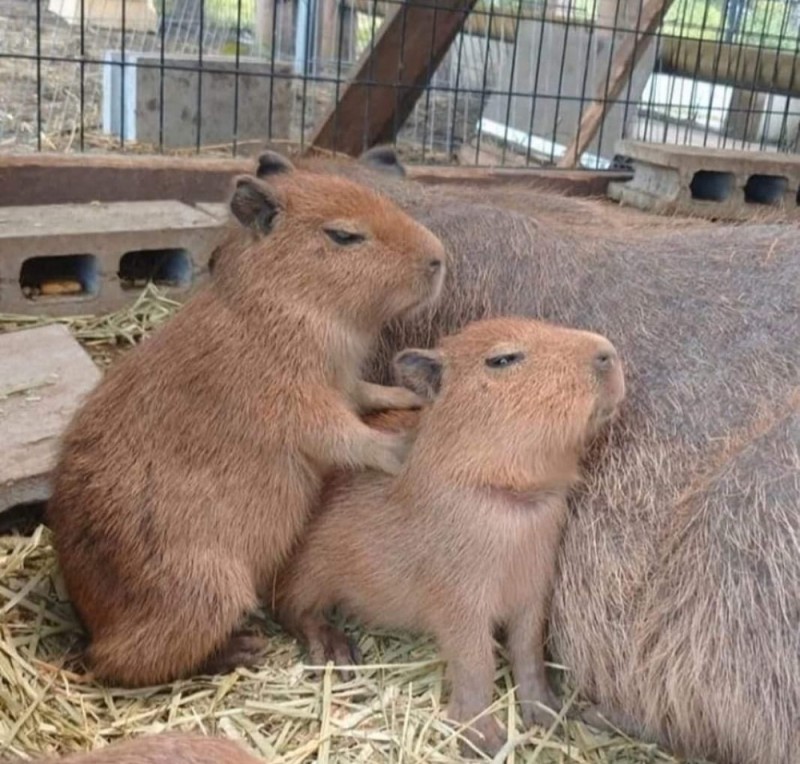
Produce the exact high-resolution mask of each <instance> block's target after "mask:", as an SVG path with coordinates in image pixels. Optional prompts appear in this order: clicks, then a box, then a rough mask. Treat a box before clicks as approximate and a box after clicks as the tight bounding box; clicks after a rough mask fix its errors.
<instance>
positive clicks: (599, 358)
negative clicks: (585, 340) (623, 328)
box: [592, 348, 616, 373]
mask: <svg viewBox="0 0 800 764" xmlns="http://www.w3.org/2000/svg"><path fill="white" fill-rule="evenodd" d="M615 359H616V353H615V352H614V351H613V350H611V349H609V348H604V349H603V350H599V351H598V352H597V353H595V356H594V358H593V359H592V364H593V365H594V368H595V370H596V371H599V372H601V373H605V372H607V371H608V370H609V369H610V368H611V367H612V366H613V365H614V360H615Z"/></svg>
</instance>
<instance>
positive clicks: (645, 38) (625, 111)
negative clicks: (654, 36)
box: [596, 0, 650, 169]
mask: <svg viewBox="0 0 800 764" xmlns="http://www.w3.org/2000/svg"><path fill="white" fill-rule="evenodd" d="M643 9H644V0H639V10H638V11H637V12H636V29H635V30H633V34H634V35H636V36H635V37H634V41H633V56H634V60H636V56H637V51H638V49H639V45H644V46H645V50H647V46H648V45H649V44H650V38H649V35H647V34H643V35H642V39H641V41H640V40H639V30H640V29H641V28H642V10H643ZM635 75H636V67H635V66H634V67H633V68H632V69H631V73H630V76H629V77H628V87H627V90H626V92H625V101H624V103H623V110H622V135H621V136H620V137H622V138H624V137H626V136H625V129H626V127H627V125H628V110H629V109H630V107H631V105H632V102H631V89H632V88H633V79H634V76H635ZM636 111H637V116H638V111H639V103H638V101H637V103H636ZM597 148H598V152H597V155H598V157H599V156H600V151H599V149H600V144H599V143H598V144H597ZM596 169H599V168H596Z"/></svg>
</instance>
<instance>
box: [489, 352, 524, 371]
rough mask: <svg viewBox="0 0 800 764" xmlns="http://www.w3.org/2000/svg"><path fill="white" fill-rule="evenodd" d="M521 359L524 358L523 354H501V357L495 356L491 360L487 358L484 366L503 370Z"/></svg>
mask: <svg viewBox="0 0 800 764" xmlns="http://www.w3.org/2000/svg"><path fill="white" fill-rule="evenodd" d="M523 358H525V354H524V353H503V355H496V356H492V357H491V358H487V359H486V365H487V366H488V367H489V368H490V369H503V368H505V367H506V366H511V365H513V364H515V363H519V362H520V361H521V360H522V359H523Z"/></svg>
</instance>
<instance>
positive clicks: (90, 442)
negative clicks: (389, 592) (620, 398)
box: [47, 155, 445, 686]
mask: <svg viewBox="0 0 800 764" xmlns="http://www.w3.org/2000/svg"><path fill="white" fill-rule="evenodd" d="M270 161H271V164H270ZM260 175H261V178H260V179H256V178H254V177H241V178H239V179H238V180H237V181H236V183H235V191H234V192H233V194H232V197H231V200H230V209H231V212H232V217H233V220H234V223H233V224H232V226H231V231H230V235H229V237H228V238H227V239H226V240H225V241H224V242H223V243H222V244H221V246H220V247H219V248H218V250H217V253H216V255H215V261H214V274H213V278H212V280H211V283H210V284H209V285H208V286H207V287H206V288H203V289H202V290H201V291H199V292H198V293H197V294H196V295H195V296H194V297H192V298H191V299H190V300H189V301H188V302H187V304H186V305H185V306H184V307H183V308H182V310H181V311H180V312H179V313H178V315H177V316H176V317H175V318H173V319H172V320H171V321H170V322H169V323H168V324H167V325H166V326H165V327H164V328H163V329H162V330H160V331H158V332H156V333H155V334H154V335H153V336H152V338H151V339H149V340H148V341H146V342H144V343H143V344H142V345H140V346H139V347H137V348H136V349H134V350H133V351H132V352H131V353H130V354H129V355H127V356H126V357H125V358H123V359H122V360H121V361H120V363H119V364H117V365H116V366H115V367H114V368H112V369H111V371H110V372H109V373H108V375H107V376H106V378H105V379H104V380H103V381H102V382H101V384H100V385H99V386H98V387H97V389H96V390H95V391H94V393H93V394H92V395H91V396H90V398H89V400H88V401H87V403H86V404H85V406H84V407H83V409H82V410H81V411H80V412H79V413H78V415H77V416H76V418H75V421H74V422H73V423H72V425H71V427H70V428H69V430H68V432H67V433H66V436H65V439H64V444H63V453H62V455H61V459H60V463H59V464H58V467H57V470H56V474H55V481H54V489H53V495H52V498H51V500H50V502H49V506H48V510H47V518H48V521H49V524H50V525H51V526H52V528H53V530H54V532H55V545H56V550H57V553H58V557H59V560H60V564H61V569H62V571H63V574H64V578H65V581H66V585H67V589H68V591H69V594H70V596H71V599H72V601H73V603H74V605H75V607H76V609H77V612H78V614H79V616H80V618H81V619H82V621H83V623H84V624H85V626H86V627H87V629H88V631H89V633H90V637H91V644H90V647H89V650H88V655H87V657H88V661H89V663H90V665H91V667H92V669H93V670H94V673H95V675H96V676H98V677H99V678H102V679H106V680H112V681H114V682H117V683H120V684H124V685H132V686H133V685H144V684H152V683H158V682H166V681H170V680H173V679H176V678H180V677H184V676H187V675H189V674H191V673H193V672H216V671H224V670H227V669H229V668H231V667H233V666H235V665H239V664H243V663H248V662H253V661H254V660H256V658H257V657H258V655H259V653H260V652H261V650H262V648H263V639H261V638H259V637H250V636H246V635H245V634H243V633H242V632H241V630H239V628H238V627H239V625H240V623H241V621H242V619H243V617H244V616H245V614H246V613H247V612H248V611H250V610H251V609H252V608H254V607H255V606H256V604H257V601H258V598H259V596H260V595H262V594H264V593H265V592H269V591H271V581H272V577H273V574H274V572H275V571H276V570H277V569H278V567H279V566H280V565H282V564H283V562H284V561H285V556H286V554H287V553H288V551H289V550H290V548H291V547H292V545H293V543H294V541H295V539H296V536H297V534H298V532H299V531H300V530H301V529H302V528H303V526H304V523H305V521H306V515H307V513H308V511H309V509H310V507H311V506H312V505H313V503H314V502H315V501H316V499H317V495H318V490H319V488H320V481H321V475H322V474H323V473H324V472H325V471H326V470H328V469H330V468H331V467H333V466H339V467H372V468H374V469H376V470H381V471H384V472H389V473H395V472H397V471H398V470H399V469H400V466H401V464H402V460H403V458H404V456H405V452H406V450H407V442H406V439H405V438H404V437H403V436H400V435H396V434H387V433H383V432H379V431H376V430H374V429H371V428H370V427H368V426H367V425H365V424H364V423H363V421H362V420H361V419H360V418H359V414H360V413H363V412H364V411H367V410H370V409H376V408H377V409H379V408H382V407H400V408H403V407H409V406H415V405H417V404H418V403H419V398H418V397H417V396H416V395H414V394H413V393H411V392H410V391H409V390H406V389H402V388H390V387H382V386H379V385H374V384H367V383H365V382H363V381H362V380H361V379H360V378H359V370H360V366H361V364H362V361H363V359H364V358H365V356H366V354H367V353H368V352H369V349H370V346H371V344H372V343H373V341H374V340H375V338H376V336H377V333H378V332H379V330H380V327H381V325H382V324H384V323H385V322H386V321H387V320H389V319H391V318H394V317H397V316H400V315H403V314H406V313H408V312H409V311H413V310H415V309H417V308H418V307H419V306H421V305H423V304H425V303H427V302H430V301H431V300H433V299H435V298H436V297H437V295H438V293H439V291H440V288H441V283H442V277H443V271H444V258H445V255H444V250H443V248H442V245H441V244H440V242H439V240H438V239H437V238H436V237H435V236H433V235H432V234H431V233H430V232H429V231H428V230H427V229H425V228H424V227H423V226H421V225H420V224H418V223H415V222H414V221H413V220H412V219H411V218H409V217H408V216H407V215H405V214H404V213H402V212H401V211H400V210H399V209H398V208H397V207H396V206H395V205H394V204H393V203H391V202H389V201H388V200H387V199H385V198H383V197H382V196H380V195H379V194H378V193H376V192H373V191H370V190H367V189H365V188H363V187H360V186H358V185H356V184H354V183H353V182H351V181H348V180H346V179H342V178H335V177H332V176H324V175H314V174H313V173H308V172H302V171H299V170H296V169H295V168H294V167H293V166H292V165H291V164H290V163H289V162H288V161H287V160H285V159H283V158H281V157H280V156H278V155H265V156H264V157H262V164H261V168H260Z"/></svg>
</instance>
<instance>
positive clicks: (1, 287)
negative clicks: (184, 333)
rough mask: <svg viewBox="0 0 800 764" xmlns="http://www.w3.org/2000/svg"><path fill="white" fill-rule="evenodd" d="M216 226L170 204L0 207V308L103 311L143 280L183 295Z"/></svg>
mask: <svg viewBox="0 0 800 764" xmlns="http://www.w3.org/2000/svg"><path fill="white" fill-rule="evenodd" d="M221 227H222V223H221V221H220V220H219V219H218V218H214V217H212V216H210V215H208V214H206V213H205V212H203V211H202V210H199V209H195V208H193V207H189V206H187V205H185V204H181V203H180V202H175V201H161V202H121V203H114V204H86V205H46V206H38V207H6V208H0V312H4V313H26V314H34V315H72V314H77V313H106V312H110V311H114V310H117V309H119V308H121V307H123V306H125V305H127V304H129V303H130V302H132V301H133V300H134V299H135V297H136V296H137V294H138V293H139V291H140V290H141V289H142V288H143V287H144V286H145V284H146V282H147V281H148V280H153V281H154V282H155V283H156V284H158V285H160V286H162V287H163V288H165V289H166V290H167V291H168V292H171V293H175V294H181V293H186V294H188V293H189V292H191V291H192V290H193V289H194V287H195V286H197V285H198V284H199V283H201V282H202V281H203V280H204V279H205V278H206V276H207V274H208V260H209V257H210V256H211V252H212V251H213V249H214V245H215V243H216V241H217V240H218V238H219V234H220V230H221Z"/></svg>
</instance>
